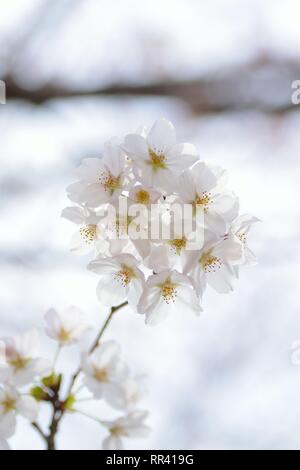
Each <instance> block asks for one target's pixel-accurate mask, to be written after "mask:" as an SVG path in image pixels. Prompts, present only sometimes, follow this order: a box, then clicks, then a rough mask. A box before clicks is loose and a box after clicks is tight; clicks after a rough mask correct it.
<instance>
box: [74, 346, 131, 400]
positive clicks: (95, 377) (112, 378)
mask: <svg viewBox="0 0 300 470" xmlns="http://www.w3.org/2000/svg"><path fill="white" fill-rule="evenodd" d="M82 370H83V372H84V383H85V385H86V386H87V388H88V389H89V390H90V391H91V392H92V393H93V395H94V396H95V397H96V398H104V399H105V400H106V401H108V403H110V404H112V406H113V405H114V403H115V401H116V400H118V397H119V396H120V395H122V394H123V391H122V386H121V384H122V383H123V381H124V380H125V379H126V378H127V376H128V369H127V366H126V364H125V363H124V361H123V360H122V358H121V352H120V346H119V345H118V343H117V342H116V341H112V340H111V341H106V342H104V343H101V344H99V346H97V348H96V349H95V350H94V351H93V352H92V353H91V354H84V355H83V359H82Z"/></svg>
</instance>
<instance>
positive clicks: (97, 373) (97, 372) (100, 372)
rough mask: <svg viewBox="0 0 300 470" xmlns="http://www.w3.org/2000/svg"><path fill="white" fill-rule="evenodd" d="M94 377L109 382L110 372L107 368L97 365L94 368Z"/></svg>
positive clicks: (99, 380)
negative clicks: (99, 367)
mask: <svg viewBox="0 0 300 470" xmlns="http://www.w3.org/2000/svg"><path fill="white" fill-rule="evenodd" d="M94 377H95V379H96V380H98V382H108V372H107V369H105V368H102V369H98V368H97V367H95V368H94Z"/></svg>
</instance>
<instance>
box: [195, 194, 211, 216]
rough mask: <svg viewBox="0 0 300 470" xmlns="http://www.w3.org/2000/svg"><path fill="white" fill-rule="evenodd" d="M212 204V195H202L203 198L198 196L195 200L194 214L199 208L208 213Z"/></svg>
mask: <svg viewBox="0 0 300 470" xmlns="http://www.w3.org/2000/svg"><path fill="white" fill-rule="evenodd" d="M210 203H211V195H210V193H205V192H204V193H202V195H201V196H199V195H198V194H197V196H196V197H195V200H194V201H193V203H192V204H193V210H194V212H195V211H196V210H197V206H200V207H201V208H202V209H203V210H204V212H207V211H208V206H209V204H210Z"/></svg>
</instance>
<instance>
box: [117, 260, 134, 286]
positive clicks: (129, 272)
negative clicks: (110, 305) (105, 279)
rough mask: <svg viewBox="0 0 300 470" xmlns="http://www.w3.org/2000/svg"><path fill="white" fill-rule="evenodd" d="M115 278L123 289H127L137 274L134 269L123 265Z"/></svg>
mask: <svg viewBox="0 0 300 470" xmlns="http://www.w3.org/2000/svg"><path fill="white" fill-rule="evenodd" d="M114 278H115V280H116V281H118V282H119V283H120V284H121V285H122V286H123V287H126V286H128V284H129V283H130V282H131V281H132V279H133V278H135V273H134V271H133V269H132V268H130V267H129V266H126V265H125V264H124V265H122V269H121V270H120V271H118V272H117V273H116V274H115V275H114Z"/></svg>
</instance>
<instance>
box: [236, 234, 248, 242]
mask: <svg viewBox="0 0 300 470" xmlns="http://www.w3.org/2000/svg"><path fill="white" fill-rule="evenodd" d="M238 238H239V239H240V240H241V242H242V243H244V245H245V244H246V243H247V235H246V234H245V233H239V234H238Z"/></svg>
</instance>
